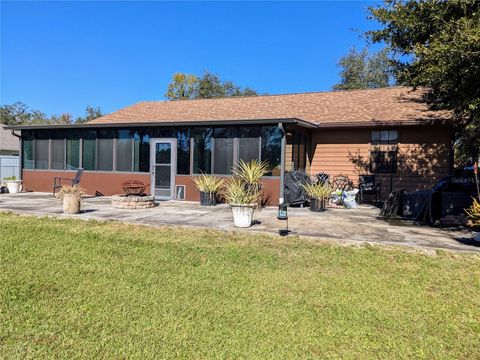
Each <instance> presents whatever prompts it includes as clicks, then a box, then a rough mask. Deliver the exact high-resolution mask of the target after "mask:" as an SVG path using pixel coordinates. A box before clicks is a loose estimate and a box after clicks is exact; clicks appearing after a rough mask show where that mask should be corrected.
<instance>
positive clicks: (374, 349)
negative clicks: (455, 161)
mask: <svg viewBox="0 0 480 360" xmlns="http://www.w3.org/2000/svg"><path fill="white" fill-rule="evenodd" d="M20 357H27V358H35V359H38V358H53V357H56V358H71V357H76V358H77V357H84V358H90V359H91V358H117V359H119V358H124V357H126V358H142V359H143V358H152V357H157V358H188V359H191V358H202V359H205V358H259V359H267V358H268V359H280V358H342V359H344V358H348V359H372V358H378V359H385V358H405V359H407V358H409V359H411V358H428V359H452V358H456V359H474V358H480V256H478V255H473V254H452V253H446V252H438V253H436V254H434V255H432V254H430V255H425V254H420V253H413V252H412V251H405V250H402V249H400V250H392V249H384V248H382V247H377V246H375V247H373V246H365V247H341V246H335V245H319V244H315V243H314V242H312V241H306V240H300V239H296V238H291V239H284V238H278V237H268V236H262V235H239V234H226V233H223V232H216V231H206V230H205V231H202V230H178V229H169V228H161V229H154V228H147V227H140V226H132V225H123V224H118V223H99V222H85V221H76V220H52V219H46V218H42V219H38V218H34V217H24V216H16V215H12V214H4V213H3V214H2V213H0V358H20Z"/></svg>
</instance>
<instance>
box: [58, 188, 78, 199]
mask: <svg viewBox="0 0 480 360" xmlns="http://www.w3.org/2000/svg"><path fill="white" fill-rule="evenodd" d="M65 195H77V196H78V197H79V198H81V197H82V196H83V195H85V190H84V189H82V188H81V187H80V186H78V185H73V186H70V185H63V186H62V188H61V189H60V191H59V192H58V193H57V195H56V196H57V198H58V199H60V200H62V199H63V197H64V196H65Z"/></svg>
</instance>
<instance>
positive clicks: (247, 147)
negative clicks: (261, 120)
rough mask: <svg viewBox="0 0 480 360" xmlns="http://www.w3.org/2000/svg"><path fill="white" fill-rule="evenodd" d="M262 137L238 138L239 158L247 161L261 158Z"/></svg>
mask: <svg viewBox="0 0 480 360" xmlns="http://www.w3.org/2000/svg"><path fill="white" fill-rule="evenodd" d="M259 154H260V139H259V138H258V137H255V138H239V139H238V159H239V160H243V161H245V162H250V161H252V160H260V158H259Z"/></svg>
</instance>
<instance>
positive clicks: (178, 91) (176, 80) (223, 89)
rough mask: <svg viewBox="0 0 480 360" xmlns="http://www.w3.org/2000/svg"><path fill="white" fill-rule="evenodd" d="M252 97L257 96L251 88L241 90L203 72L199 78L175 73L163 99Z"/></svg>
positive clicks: (232, 84) (232, 83)
mask: <svg viewBox="0 0 480 360" xmlns="http://www.w3.org/2000/svg"><path fill="white" fill-rule="evenodd" d="M254 95H258V94H257V92H256V91H255V90H253V89H252V88H249V87H246V88H242V87H241V86H238V85H236V84H235V83H234V82H232V81H224V80H222V79H220V77H219V76H217V75H215V74H212V73H211V72H209V71H205V72H204V73H203V74H202V76H199V77H198V76H196V75H193V74H183V73H175V74H174V75H173V77H172V81H171V83H170V84H169V85H168V89H167V92H166V94H165V97H166V98H168V99H170V100H185V99H208V98H223V97H231V96H254Z"/></svg>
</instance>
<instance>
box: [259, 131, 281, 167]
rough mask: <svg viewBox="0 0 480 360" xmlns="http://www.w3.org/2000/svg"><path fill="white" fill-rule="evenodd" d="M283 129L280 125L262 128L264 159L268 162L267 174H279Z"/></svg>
mask: <svg viewBox="0 0 480 360" xmlns="http://www.w3.org/2000/svg"><path fill="white" fill-rule="evenodd" d="M282 137H283V131H282V130H281V129H280V128H279V127H278V126H265V127H263V128H262V161H267V162H268V168H269V172H268V173H267V176H279V175H280V164H281V152H282Z"/></svg>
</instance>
